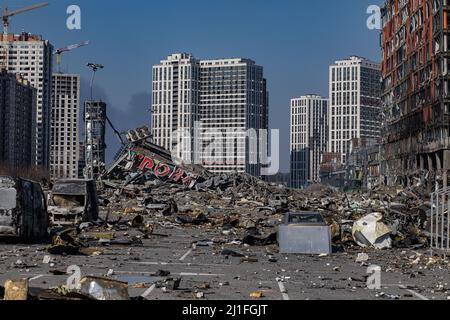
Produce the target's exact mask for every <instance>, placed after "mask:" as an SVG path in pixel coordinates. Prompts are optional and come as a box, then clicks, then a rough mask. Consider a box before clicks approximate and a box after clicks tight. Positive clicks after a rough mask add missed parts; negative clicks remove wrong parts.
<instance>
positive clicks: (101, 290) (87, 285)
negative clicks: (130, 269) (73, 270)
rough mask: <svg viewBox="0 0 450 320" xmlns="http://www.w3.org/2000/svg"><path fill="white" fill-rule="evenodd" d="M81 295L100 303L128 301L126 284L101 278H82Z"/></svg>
mask: <svg viewBox="0 0 450 320" xmlns="http://www.w3.org/2000/svg"><path fill="white" fill-rule="evenodd" d="M81 293H83V294H86V295H88V296H91V297H92V298H94V299H96V300H102V301H121V300H130V296H129V294H128V283H126V282H121V281H117V280H112V279H107V278H101V277H85V278H83V279H82V280H81Z"/></svg>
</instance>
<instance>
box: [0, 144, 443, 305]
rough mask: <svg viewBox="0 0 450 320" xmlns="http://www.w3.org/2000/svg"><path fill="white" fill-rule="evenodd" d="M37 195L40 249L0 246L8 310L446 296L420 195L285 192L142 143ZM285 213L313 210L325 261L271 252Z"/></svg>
mask: <svg viewBox="0 0 450 320" xmlns="http://www.w3.org/2000/svg"><path fill="white" fill-rule="evenodd" d="M48 198H49V203H50V206H49V213H50V216H51V222H52V227H51V232H50V235H49V237H48V240H47V242H45V241H41V242H39V243H37V244H34V245H23V244H22V245H21V244H18V243H20V241H18V242H13V243H10V242H9V243H4V244H1V245H0V264H1V266H2V267H1V269H0V283H1V284H5V286H4V287H1V288H0V291H5V292H4V295H5V299H9V298H11V297H12V298H16V299H17V298H22V299H25V298H27V299H42V300H45V299H100V300H116V299H117V300H127V299H231V300H240V299H256V300H263V299H395V300H397V299H402V300H403V299H443V300H446V299H450V298H449V297H450V284H449V283H450V274H449V270H450V262H449V261H448V260H446V259H445V258H444V257H442V256H438V255H433V254H431V252H430V249H429V231H430V221H429V217H430V209H431V203H430V200H429V198H428V197H427V196H426V193H425V191H424V190H421V187H420V185H417V186H416V187H414V188H409V189H405V188H378V189H375V190H371V191H368V192H363V191H353V192H346V193H344V192H341V191H338V190H336V189H333V188H329V187H325V186H321V185H315V186H311V187H310V188H309V189H307V190H292V189H288V188H286V187H284V186H281V185H277V184H269V183H266V182H264V181H261V180H259V179H257V178H254V177H251V176H248V175H245V174H237V173H236V174H229V175H220V176H215V175H212V174H211V173H209V172H206V171H205V170H204V169H203V168H200V167H187V166H183V165H180V164H178V165H177V164H175V162H174V161H172V159H171V157H170V154H168V153H167V152H165V151H164V150H162V149H160V148H158V147H156V146H154V145H152V144H150V143H148V142H147V141H146V140H141V141H137V142H136V141H134V142H132V143H130V145H129V146H128V147H127V148H124V149H123V152H122V154H120V155H119V156H118V158H117V161H116V163H115V164H114V165H113V166H112V167H111V168H110V169H109V170H108V171H106V172H105V173H104V174H103V175H102V177H101V179H99V181H98V182H97V183H96V186H95V183H94V184H92V183H86V182H83V183H80V182H78V183H77V182H75V181H65V182H61V183H56V184H55V186H54V189H53V192H49V196H48ZM93 200H95V201H93ZM288 212H316V213H319V214H320V215H321V216H322V217H323V218H324V220H325V222H326V225H328V226H329V234H330V239H331V240H332V241H331V243H332V253H331V254H329V253H326V254H325V253H324V254H315V255H312V254H311V255H295V254H289V255H288V254H281V253H280V248H279V246H278V239H279V234H278V230H279V226H280V225H281V224H282V223H283V222H284V218H285V215H286V213H288ZM373 266H379V267H380V268H381V279H380V281H381V287H379V288H375V289H374V288H370V286H368V283H370V276H371V274H370V273H368V271H369V270H371V267H373ZM68 268H69V270H68ZM68 273H69V274H68ZM24 278H27V279H28V281H26V282H25V283H24V282H23V281H22V282H20V281H19V280H21V279H24ZM8 280H9V282H7V281H8ZM368 280H369V281H368ZM11 281H12V282H11ZM23 292H25V294H24V293H23ZM0 293H1V292H0Z"/></svg>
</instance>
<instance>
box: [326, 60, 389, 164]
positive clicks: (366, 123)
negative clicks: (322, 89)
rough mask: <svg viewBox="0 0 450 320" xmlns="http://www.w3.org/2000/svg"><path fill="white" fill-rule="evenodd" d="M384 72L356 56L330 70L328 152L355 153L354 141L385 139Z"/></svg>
mask: <svg viewBox="0 0 450 320" xmlns="http://www.w3.org/2000/svg"><path fill="white" fill-rule="evenodd" d="M380 80H381V71H380V65H379V64H378V63H375V62H372V61H369V60H367V59H364V58H360V57H355V56H352V57H350V58H349V59H345V60H340V61H336V62H335V64H333V65H331V66H330V79H329V85H330V108H329V113H328V119H329V128H330V129H329V138H328V151H329V152H332V153H341V155H342V163H344V164H345V163H346V159H347V157H348V155H349V153H350V152H351V141H352V139H355V138H356V139H359V138H365V139H379V138H380V137H381V115H382V110H381V104H380V94H381V82H380Z"/></svg>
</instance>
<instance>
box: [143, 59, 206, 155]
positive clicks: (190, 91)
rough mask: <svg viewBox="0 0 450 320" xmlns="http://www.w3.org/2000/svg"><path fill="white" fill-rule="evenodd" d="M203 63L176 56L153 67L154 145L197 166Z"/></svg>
mask: <svg viewBox="0 0 450 320" xmlns="http://www.w3.org/2000/svg"><path fill="white" fill-rule="evenodd" d="M199 83H200V63H199V61H198V60H196V59H195V58H194V57H193V56H192V55H190V54H185V53H183V54H173V55H171V56H169V57H167V59H166V60H163V61H161V64H160V65H157V66H154V67H153V87H152V92H153V96H152V131H153V139H154V142H155V143H156V144H157V145H159V146H161V147H164V148H166V149H167V150H174V148H176V150H177V151H176V155H177V156H178V158H180V159H182V160H184V161H187V162H191V163H192V162H193V161H194V159H193V153H194V151H193V150H194V142H195V141H194V140H193V139H192V138H191V137H193V136H194V131H193V130H194V125H195V122H196V121H199V120H200V119H199V99H200V95H199V87H200V85H199Z"/></svg>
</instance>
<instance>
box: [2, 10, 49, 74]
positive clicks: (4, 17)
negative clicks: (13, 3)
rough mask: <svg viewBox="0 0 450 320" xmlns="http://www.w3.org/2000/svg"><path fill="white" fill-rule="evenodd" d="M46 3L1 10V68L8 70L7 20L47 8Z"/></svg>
mask: <svg viewBox="0 0 450 320" xmlns="http://www.w3.org/2000/svg"><path fill="white" fill-rule="evenodd" d="M48 5H49V3H48V2H43V3H39V4H35V5H33V6H29V7H25V8H22V9H19V10H15V11H9V9H8V7H5V8H4V9H3V13H2V20H3V41H4V43H5V48H4V50H5V52H4V65H3V68H5V69H6V70H7V69H8V63H9V61H8V54H9V52H8V51H9V44H8V29H9V18H11V17H14V16H16V15H18V14H21V13H25V12H28V11H32V10H36V9H39V8H42V7H46V6H48Z"/></svg>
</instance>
